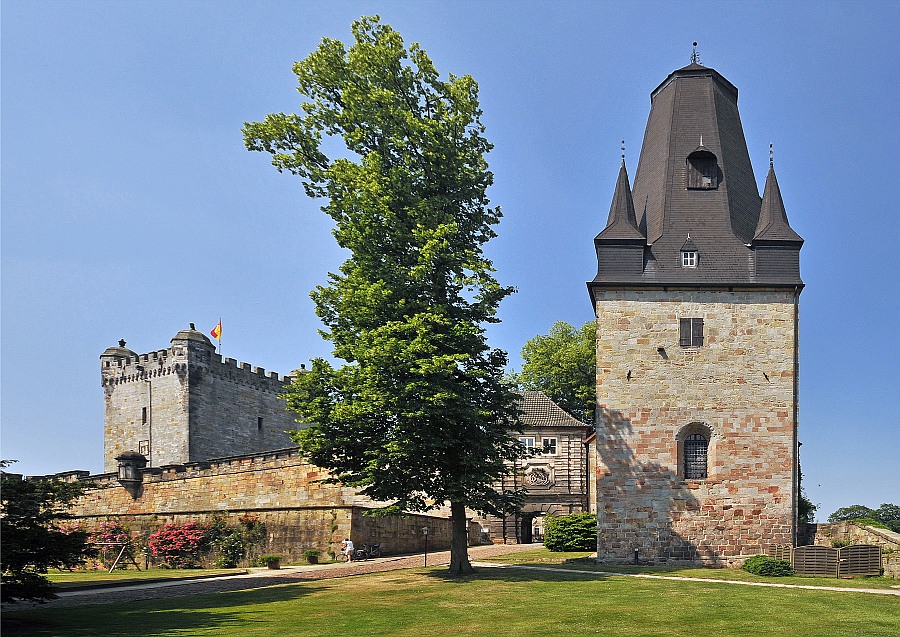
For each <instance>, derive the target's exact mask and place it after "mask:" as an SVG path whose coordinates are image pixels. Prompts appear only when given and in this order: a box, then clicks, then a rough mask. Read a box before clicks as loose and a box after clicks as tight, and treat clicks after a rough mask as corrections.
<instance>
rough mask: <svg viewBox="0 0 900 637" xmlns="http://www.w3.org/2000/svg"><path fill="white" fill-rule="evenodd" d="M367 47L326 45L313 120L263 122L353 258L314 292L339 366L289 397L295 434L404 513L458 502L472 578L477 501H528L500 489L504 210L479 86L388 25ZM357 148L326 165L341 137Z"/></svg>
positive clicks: (489, 507) (504, 430)
mask: <svg viewBox="0 0 900 637" xmlns="http://www.w3.org/2000/svg"><path fill="white" fill-rule="evenodd" d="M352 30H353V35H354V38H355V42H354V43H353V45H352V46H350V47H349V48H346V47H345V46H344V44H343V43H341V42H339V41H337V40H332V39H325V40H323V41H322V43H321V44H320V45H319V47H318V49H317V50H316V51H314V52H313V53H312V54H310V56H309V57H307V58H306V59H305V60H303V61H301V62H297V63H296V64H295V65H294V73H295V74H296V76H297V79H298V81H299V87H298V90H299V92H300V93H301V95H303V96H304V98H306V101H304V102H303V103H302V104H301V107H300V109H301V111H300V112H301V114H284V113H277V114H272V115H268V116H266V118H265V120H264V121H262V122H256V123H248V124H245V127H244V138H245V142H246V144H247V147H248V148H249V149H250V150H255V151H264V152H268V153H271V154H272V157H273V159H272V163H273V164H274V166H275V167H276V168H277V169H278V170H279V171H288V172H290V173H293V174H294V175H297V176H299V177H300V178H301V180H302V183H303V186H304V188H305V190H306V192H307V194H308V195H309V196H310V197H321V198H325V199H326V200H327V203H326V205H325V206H324V207H323V208H322V210H323V211H324V212H325V213H327V214H328V215H329V216H330V217H331V218H332V219H334V221H335V223H336V227H335V229H334V236H335V238H336V239H337V242H338V244H339V245H340V246H341V247H343V248H346V249H347V250H349V251H350V253H351V256H350V258H349V259H348V260H347V261H345V262H344V263H343V265H341V267H340V272H339V273H337V274H329V282H328V285H324V286H320V287H317V288H316V289H315V290H314V291H313V292H312V298H313V300H314V301H315V304H316V311H317V313H318V315H319V317H321V319H322V321H323V322H324V324H325V326H326V327H327V331H325V332H323V334H324V335H325V337H326V338H328V339H330V340H331V341H332V343H333V346H334V355H335V356H336V357H337V358H340V359H343V360H344V361H346V363H347V364H345V365H343V366H341V367H333V366H332V365H331V364H329V363H328V362H326V361H324V360H321V359H319V360H315V361H313V363H312V369H311V370H310V371H309V372H308V373H305V374H301V375H299V376H298V377H297V379H296V381H295V382H294V383H293V385H292V386H291V387H290V388H289V390H288V392H287V394H286V399H287V402H288V406H289V407H290V408H291V409H293V410H295V411H296V412H297V413H298V414H299V415H300V417H301V420H302V421H303V422H306V423H309V428H307V429H304V430H301V431H298V432H295V433H294V434H293V435H294V439H295V440H296V441H297V443H298V444H299V445H300V447H301V449H302V450H303V452H304V453H305V454H306V455H307V457H308V458H309V459H310V460H311V461H312V462H313V463H315V464H317V465H319V466H322V467H325V468H327V469H329V470H330V471H331V472H332V475H333V476H334V477H335V478H336V479H338V480H339V481H340V482H341V483H343V484H346V485H349V486H354V487H359V488H361V490H362V493H364V494H366V495H368V496H370V497H372V498H374V499H376V500H379V501H386V502H389V503H391V504H392V505H393V506H395V507H396V508H397V509H401V510H412V511H423V510H428V509H429V508H432V507H434V506H440V505H442V504H444V503H449V505H450V509H451V518H452V525H453V537H452V546H451V564H450V571H451V572H452V573H467V572H470V571H471V570H472V569H471V565H470V564H469V561H468V556H467V553H466V546H467V522H466V514H465V508H466V507H467V506H468V507H471V508H474V509H476V510H480V511H484V512H490V513H500V512H502V511H504V510H507V509H508V507H510V506H512V505H513V504H514V503H515V501H516V499H517V494H515V493H506V494H504V493H497V492H496V491H495V490H494V489H493V488H492V486H491V485H492V484H493V483H495V482H498V481H499V478H500V477H501V476H502V475H503V474H504V473H505V472H506V470H507V467H506V463H507V462H511V461H513V460H515V459H517V458H518V457H520V455H521V454H522V453H523V449H522V447H521V445H519V444H518V443H517V442H516V441H515V439H514V438H513V437H511V436H510V435H509V431H510V429H511V427H513V426H514V423H515V421H516V416H517V408H516V401H515V394H514V392H513V388H512V387H511V386H510V385H509V384H508V383H506V382H505V381H504V380H503V368H504V365H505V364H506V355H505V354H504V353H503V352H501V351H499V350H495V349H491V348H489V347H488V345H487V343H486V337H485V332H484V325H485V324H486V323H493V322H497V318H496V310H497V306H498V305H499V303H500V301H501V300H502V299H503V298H504V297H506V296H507V295H508V294H510V293H511V291H512V290H511V289H510V288H508V287H503V286H501V285H500V284H499V283H498V282H497V281H496V279H495V278H494V276H493V267H492V265H491V262H490V261H489V260H488V259H486V258H485V256H484V253H483V250H482V247H483V245H484V244H485V243H486V242H487V241H488V240H489V239H491V238H492V237H494V236H495V233H494V230H493V229H492V226H494V225H495V224H496V223H498V221H499V220H500V216H501V215H500V211H499V209H497V208H491V207H489V201H488V198H487V195H486V189H487V187H488V186H490V184H491V182H492V175H491V173H490V171H489V170H488V167H487V163H486V161H485V159H484V155H485V153H487V152H488V151H489V150H490V149H491V145H490V144H489V143H488V141H487V139H485V137H484V126H483V125H482V124H481V121H480V116H481V111H480V109H479V105H478V85H477V84H476V83H475V81H474V80H473V79H472V78H471V77H470V76H468V75H465V76H461V77H455V76H452V75H451V76H450V77H449V79H448V80H443V79H441V78H440V76H439V74H438V72H437V70H436V69H435V67H434V65H433V64H432V62H431V60H430V59H429V58H428V56H427V55H426V54H425V52H424V51H423V50H422V49H421V48H420V47H419V46H418V45H417V44H413V45H411V46H410V47H409V49H408V50H407V49H406V48H405V45H404V43H403V40H402V38H401V37H400V34H398V33H397V32H396V31H394V30H393V29H391V27H390V26H388V25H385V24H381V23H380V21H379V19H378V18H377V17H374V18H363V19H360V20H359V21H357V22H355V23H354V24H353V27H352ZM338 138H339V139H341V140H343V143H344V145H345V147H346V151H340V152H338V153H337V155H336V156H329V155H328V154H326V153H327V152H328V149H329V148H333V147H334V143H333V142H334V140H337V139H338Z"/></svg>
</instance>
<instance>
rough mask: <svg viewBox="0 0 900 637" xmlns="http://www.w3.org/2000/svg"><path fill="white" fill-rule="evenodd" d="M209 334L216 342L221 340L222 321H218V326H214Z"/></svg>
mask: <svg viewBox="0 0 900 637" xmlns="http://www.w3.org/2000/svg"><path fill="white" fill-rule="evenodd" d="M210 334H211V335H212V337H213V338H214V339H216V340H217V341H221V340H222V319H219V324H218V325H216V326H215V327H214V328H212V331H211V332H210Z"/></svg>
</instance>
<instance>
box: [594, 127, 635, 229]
mask: <svg viewBox="0 0 900 637" xmlns="http://www.w3.org/2000/svg"><path fill="white" fill-rule="evenodd" d="M623 143H624V142H623ZM623 154H624V153H623ZM597 238H598V239H645V237H644V235H643V234H641V231H640V230H638V225H637V215H636V214H635V213H634V200H633V199H632V197H631V185H630V184H629V182H628V170H627V169H626V168H625V158H624V157H623V158H622V165H621V166H620V167H619V178H618V179H617V180H616V190H615V192H614V193H613V198H612V204H611V205H610V207H609V219H608V221H607V222H606V228H605V229H604V230H603V232H601V233H600V234H599V235H597Z"/></svg>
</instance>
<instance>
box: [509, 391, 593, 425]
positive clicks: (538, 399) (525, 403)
mask: <svg viewBox="0 0 900 637" xmlns="http://www.w3.org/2000/svg"><path fill="white" fill-rule="evenodd" d="M519 396H520V397H519V408H520V409H521V410H522V415H521V416H520V418H519V420H520V421H521V422H522V424H523V425H525V426H526V427H579V428H581V429H587V428H588V425H587V424H585V423H583V422H581V421H580V420H578V419H577V418H575V417H573V416H571V415H569V413H568V412H566V411H564V410H563V409H562V407H560V406H559V405H557V404H556V403H555V402H553V401H552V400H550V398H548V397H547V395H546V394H545V393H544V392H542V391H525V392H521V393H520V394H519Z"/></svg>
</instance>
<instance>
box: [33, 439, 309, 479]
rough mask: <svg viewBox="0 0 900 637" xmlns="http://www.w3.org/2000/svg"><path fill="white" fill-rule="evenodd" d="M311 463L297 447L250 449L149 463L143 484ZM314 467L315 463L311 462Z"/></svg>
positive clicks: (76, 475)
mask: <svg viewBox="0 0 900 637" xmlns="http://www.w3.org/2000/svg"><path fill="white" fill-rule="evenodd" d="M307 464H308V463H307V462H306V461H305V460H304V459H303V456H302V455H301V454H300V450H299V448H298V447H287V448H284V449H273V450H271V451H263V452H259V453H247V454H241V455H236V456H225V457H223V458H212V459H210V460H203V461H200V462H185V463H183V464H168V465H163V466H161V467H146V468H144V469H140V470H139V471H140V474H141V476H142V480H141V481H142V482H143V483H144V484H147V483H153V482H165V481H169V480H184V479H186V478H201V477H209V476H218V475H224V474H234V473H237V472H241V471H257V470H261V469H280V468H283V467H288V466H291V467H293V466H305V465H307ZM309 466H310V467H312V465H309ZM312 469H313V470H314V471H316V472H319V473H320V475H321V476H322V477H325V476H326V474H325V472H324V471H322V470H321V469H318V468H317V467H312ZM27 480H62V481H63V482H86V483H89V484H91V485H93V486H94V487H115V486H119V477H118V474H117V473H115V472H110V473H97V474H90V473H89V472H87V471H64V472H62V473H55V474H51V475H46V476H28V477H27Z"/></svg>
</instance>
